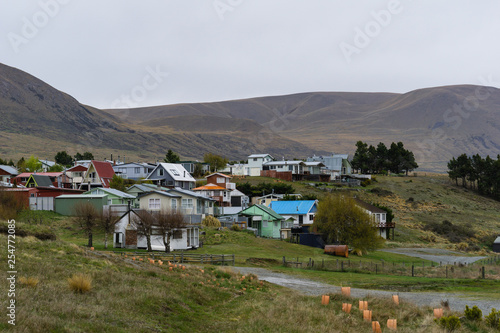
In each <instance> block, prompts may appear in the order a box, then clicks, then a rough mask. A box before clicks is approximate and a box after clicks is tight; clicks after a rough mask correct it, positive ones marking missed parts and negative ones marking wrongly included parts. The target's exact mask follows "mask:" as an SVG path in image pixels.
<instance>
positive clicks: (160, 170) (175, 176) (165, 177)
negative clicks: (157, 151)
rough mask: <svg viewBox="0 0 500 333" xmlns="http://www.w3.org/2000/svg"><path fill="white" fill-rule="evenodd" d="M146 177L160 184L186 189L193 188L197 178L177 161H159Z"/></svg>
mask: <svg viewBox="0 0 500 333" xmlns="http://www.w3.org/2000/svg"><path fill="white" fill-rule="evenodd" d="M146 179H148V180H151V181H152V182H153V183H155V184H157V185H160V186H165V187H168V188H175V187H179V188H182V189H185V190H191V189H193V188H194V187H195V184H196V180H195V179H194V178H193V176H191V174H190V173H189V172H188V171H187V170H186V169H185V168H184V167H183V166H182V164H176V163H159V164H158V165H157V166H156V167H155V168H154V169H153V171H151V173H150V174H149V175H148V176H147V177H146Z"/></svg>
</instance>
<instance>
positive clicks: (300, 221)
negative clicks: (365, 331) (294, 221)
mask: <svg viewBox="0 0 500 333" xmlns="http://www.w3.org/2000/svg"><path fill="white" fill-rule="evenodd" d="M303 223H304V215H299V225H302V224H303Z"/></svg>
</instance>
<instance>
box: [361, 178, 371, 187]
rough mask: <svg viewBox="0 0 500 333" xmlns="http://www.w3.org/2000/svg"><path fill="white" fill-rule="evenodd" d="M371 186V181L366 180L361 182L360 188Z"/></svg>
mask: <svg viewBox="0 0 500 333" xmlns="http://www.w3.org/2000/svg"><path fill="white" fill-rule="evenodd" d="M371 184H372V180H371V179H366V180H363V181H362V182H361V186H363V187H367V186H368V185H371Z"/></svg>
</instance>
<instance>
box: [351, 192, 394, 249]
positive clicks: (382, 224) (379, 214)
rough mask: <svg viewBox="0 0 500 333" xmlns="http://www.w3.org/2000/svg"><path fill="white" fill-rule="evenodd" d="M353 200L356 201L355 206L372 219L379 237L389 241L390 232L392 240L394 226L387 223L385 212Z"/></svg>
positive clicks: (358, 200) (392, 223) (356, 199)
mask: <svg viewBox="0 0 500 333" xmlns="http://www.w3.org/2000/svg"><path fill="white" fill-rule="evenodd" d="M354 200H355V201H356V205H357V206H358V207H360V208H362V209H363V210H364V211H365V212H367V213H368V214H369V215H370V217H371V218H372V219H373V221H374V222H375V224H376V227H377V228H378V234H379V236H380V237H382V238H384V239H390V238H391V237H390V236H391V230H392V239H393V240H394V228H395V227H396V224H395V223H394V222H387V212H386V211H385V210H383V209H382V208H378V207H376V206H374V205H371V204H369V203H367V202H364V201H362V200H360V199H358V198H355V199H354Z"/></svg>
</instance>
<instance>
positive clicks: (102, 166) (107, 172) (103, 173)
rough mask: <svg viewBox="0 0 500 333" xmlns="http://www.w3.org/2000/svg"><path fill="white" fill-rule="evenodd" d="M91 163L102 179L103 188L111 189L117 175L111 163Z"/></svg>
mask: <svg viewBox="0 0 500 333" xmlns="http://www.w3.org/2000/svg"><path fill="white" fill-rule="evenodd" d="M91 163H92V164H93V165H94V168H95V171H96V173H97V174H98V175H99V178H100V179H101V182H102V186H103V187H109V182H110V181H111V179H113V176H114V175H115V170H113V166H112V165H111V163H109V162H100V161H92V162H91Z"/></svg>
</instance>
